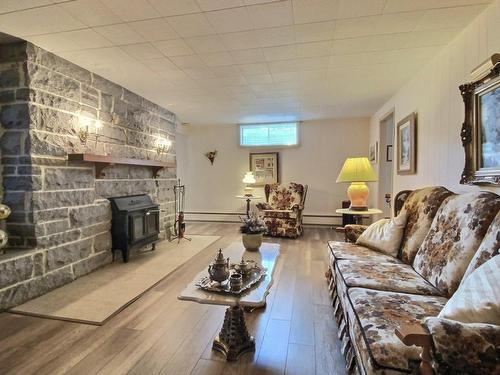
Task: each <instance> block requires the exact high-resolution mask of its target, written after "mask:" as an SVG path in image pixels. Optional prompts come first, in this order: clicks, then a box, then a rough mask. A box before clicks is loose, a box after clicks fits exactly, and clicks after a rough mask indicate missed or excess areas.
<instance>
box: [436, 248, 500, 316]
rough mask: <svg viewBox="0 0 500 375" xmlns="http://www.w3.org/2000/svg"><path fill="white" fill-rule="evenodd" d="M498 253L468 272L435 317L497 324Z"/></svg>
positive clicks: (499, 300) (499, 307)
mask: <svg viewBox="0 0 500 375" xmlns="http://www.w3.org/2000/svg"><path fill="white" fill-rule="evenodd" d="M499 271H500V256H497V257H493V258H491V259H490V260H488V261H487V262H486V263H484V264H483V265H481V266H480V267H478V268H477V269H476V270H475V271H474V272H472V273H471V274H470V275H469V276H467V278H466V279H465V281H464V282H463V283H462V284H461V285H460V287H459V288H458V289H457V291H456V292H455V294H453V296H451V298H450V299H449V300H448V302H447V303H446V305H444V307H443V310H441V312H440V313H439V315H438V318H445V319H451V320H458V321H459V322H463V323H486V324H496V325H500V288H499V287H498V286H499V285H500V272H499Z"/></svg>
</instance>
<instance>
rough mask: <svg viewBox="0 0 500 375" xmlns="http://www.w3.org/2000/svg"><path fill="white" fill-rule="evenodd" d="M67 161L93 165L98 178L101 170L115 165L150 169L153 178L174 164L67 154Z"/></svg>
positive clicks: (174, 165)
mask: <svg viewBox="0 0 500 375" xmlns="http://www.w3.org/2000/svg"><path fill="white" fill-rule="evenodd" d="M68 161H72V162H88V163H94V164H95V177H96V178H100V177H101V176H102V174H103V172H102V171H103V169H104V168H106V167H108V166H110V165H115V164H121V165H137V166H146V167H151V168H152V170H153V177H155V178H156V177H158V172H159V171H160V170H162V169H164V168H175V167H176V163H167V162H164V161H158V160H145V159H133V158H119V157H114V156H110V155H96V154H68Z"/></svg>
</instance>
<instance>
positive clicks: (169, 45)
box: [153, 39, 194, 57]
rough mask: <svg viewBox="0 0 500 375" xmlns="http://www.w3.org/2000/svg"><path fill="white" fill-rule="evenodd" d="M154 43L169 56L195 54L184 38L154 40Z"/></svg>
mask: <svg viewBox="0 0 500 375" xmlns="http://www.w3.org/2000/svg"><path fill="white" fill-rule="evenodd" d="M153 44H154V46H155V47H156V48H158V49H159V50H160V51H161V52H162V53H163V54H164V55H165V56H167V57H172V56H184V55H192V54H194V52H193V50H192V49H191V48H189V46H188V45H187V44H186V42H185V41H184V40H183V39H173V40H162V41H158V42H153Z"/></svg>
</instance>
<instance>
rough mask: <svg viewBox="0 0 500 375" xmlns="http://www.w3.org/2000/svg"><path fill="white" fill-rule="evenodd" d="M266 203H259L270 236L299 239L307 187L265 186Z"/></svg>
mask: <svg viewBox="0 0 500 375" xmlns="http://www.w3.org/2000/svg"><path fill="white" fill-rule="evenodd" d="M264 192H265V194H266V203H258V204H257V208H258V209H259V211H260V212H261V213H262V214H263V217H264V222H265V223H266V226H267V234H268V235H270V236H278V237H290V238H297V237H299V236H300V235H302V231H303V228H302V211H303V210H304V202H305V200H306V194H307V185H301V184H296V183H294V182H291V183H290V184H288V185H280V184H272V185H269V184H268V185H265V187H264Z"/></svg>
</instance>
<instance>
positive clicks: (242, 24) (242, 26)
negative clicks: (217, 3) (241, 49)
mask: <svg viewBox="0 0 500 375" xmlns="http://www.w3.org/2000/svg"><path fill="white" fill-rule="evenodd" d="M206 15H207V18H208V20H209V21H210V23H211V24H212V26H213V27H214V28H215V30H217V32H218V33H230V32H234V31H244V30H251V29H252V28H253V26H252V22H251V20H250V16H249V14H248V11H247V8H246V7H241V8H233V9H225V10H217V11H214V12H208V13H206Z"/></svg>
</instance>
